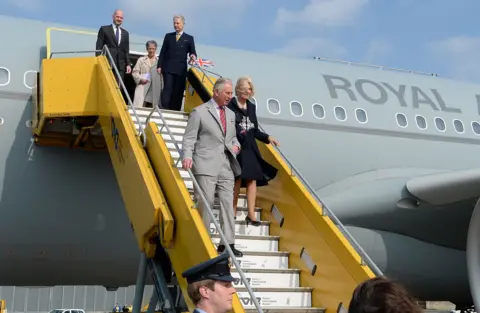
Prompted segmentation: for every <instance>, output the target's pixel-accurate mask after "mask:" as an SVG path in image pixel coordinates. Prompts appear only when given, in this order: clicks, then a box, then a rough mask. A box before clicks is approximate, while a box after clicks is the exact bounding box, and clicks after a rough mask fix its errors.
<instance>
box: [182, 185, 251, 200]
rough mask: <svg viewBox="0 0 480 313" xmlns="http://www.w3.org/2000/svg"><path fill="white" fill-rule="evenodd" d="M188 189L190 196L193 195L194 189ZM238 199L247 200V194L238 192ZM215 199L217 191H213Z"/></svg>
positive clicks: (216, 198)
mask: <svg viewBox="0 0 480 313" xmlns="http://www.w3.org/2000/svg"><path fill="white" fill-rule="evenodd" d="M187 189H188V193H190V196H192V197H193V196H194V194H195V193H194V191H193V188H187ZM238 199H245V200H247V195H246V194H239V195H238ZM215 200H218V193H216V192H215Z"/></svg>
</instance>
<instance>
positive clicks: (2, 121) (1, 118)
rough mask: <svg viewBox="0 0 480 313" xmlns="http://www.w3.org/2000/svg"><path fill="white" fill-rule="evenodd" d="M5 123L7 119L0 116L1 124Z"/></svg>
mask: <svg viewBox="0 0 480 313" xmlns="http://www.w3.org/2000/svg"><path fill="white" fill-rule="evenodd" d="M3 123H5V120H4V119H3V117H0V126H2V125H3Z"/></svg>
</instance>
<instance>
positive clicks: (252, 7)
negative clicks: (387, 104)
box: [0, 0, 480, 83]
mask: <svg viewBox="0 0 480 313" xmlns="http://www.w3.org/2000/svg"><path fill="white" fill-rule="evenodd" d="M116 8H119V9H122V10H123V11H124V24H123V26H124V27H125V28H126V29H128V30H129V31H130V32H131V33H135V34H138V35H145V36H152V37H155V38H163V36H164V34H165V33H166V32H171V31H173V26H172V16H173V15H174V14H182V15H184V16H185V19H186V24H185V31H186V32H187V33H189V34H191V35H193V36H195V42H196V43H197V44H198V43H200V44H207V45H215V46H223V47H229V48H239V49H243V50H253V51H260V52H268V53H281V54H284V55H288V56H292V57H301V58H313V57H326V58H334V59H341V60H348V61H353V62H361V63H369V64H376V65H382V66H387V67H394V68H402V69H409V70H415V71H422V72H428V73H435V74H438V75H439V76H443V77H448V78H454V79H459V80H463V81H473V82H476V83H480V62H479V60H480V33H479V31H478V30H480V20H479V19H478V17H477V14H478V13H479V12H480V1H478V0H295V1H293V0H290V1H287V0H257V1H254V0H237V1H228V0H175V1H174V0H169V1H167V0H101V1H93V0H82V1H65V0H1V1H0V12H2V14H4V15H11V16H19V17H24V18H33V19H39V20H43V21H50V22H55V23H62V24H69V25H77V26H83V27H89V28H95V29H97V28H98V27H99V26H100V25H105V24H109V23H111V15H112V13H113V11H114V10H115V9H116Z"/></svg>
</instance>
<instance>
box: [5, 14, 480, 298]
mask: <svg viewBox="0 0 480 313" xmlns="http://www.w3.org/2000/svg"><path fill="white" fill-rule="evenodd" d="M0 27H1V29H7V30H8V31H4V32H2V33H1V34H0V39H1V42H2V44H3V46H2V47H3V48H2V50H1V51H0V54H1V56H2V57H1V58H0V60H1V61H0V143H1V144H0V177H1V178H2V179H0V221H1V225H0V265H1V268H2V271H1V272H0V282H1V283H2V284H3V285H28V286H47V285H105V286H125V285H132V284H134V283H135V278H136V273H137V263H138V247H137V245H136V242H135V240H134V237H133V234H132V233H131V228H130V224H129V221H128V218H127V215H126V214H125V208H124V205H123V203H122V198H121V195H120V192H119V189H118V185H117V182H116V179H115V175H114V172H113V169H112V165H111V163H110V159H109V155H108V153H107V152H86V151H76V150H75V151H73V150H69V149H66V148H53V147H38V146H35V145H34V144H33V143H32V140H31V138H32V134H31V128H30V127H31V125H30V119H31V88H32V84H33V76H34V73H35V72H36V71H38V70H39V68H40V67H39V66H40V62H41V59H42V58H44V57H46V29H47V28H48V27H60V28H68V29H79V28H78V27H74V26H63V25H54V24H51V23H44V22H39V21H32V20H23V19H17V18H13V17H6V16H0ZM89 31H90V32H93V33H95V32H96V30H95V29H93V30H89ZM187 32H188V30H187ZM192 33H194V31H192ZM51 34H52V35H51V52H61V51H84V50H93V49H94V46H95V39H96V36H95V34H93V35H91V34H72V33H68V32H63V31H52V33H51ZM150 39H155V40H156V41H157V42H159V43H161V42H162V40H163V38H150V37H142V36H136V35H131V41H132V43H131V50H132V51H139V52H141V53H143V52H144V50H145V49H144V43H145V42H146V41H147V40H150ZM159 48H160V47H159ZM197 51H198V53H199V57H205V58H208V59H212V60H213V62H214V63H215V68H214V71H215V72H218V73H220V74H221V75H223V76H226V77H230V78H232V79H234V80H235V79H236V78H238V77H239V76H242V75H249V76H251V77H252V79H253V81H254V83H255V85H256V89H257V91H256V94H255V96H254V100H255V102H256V104H257V114H258V116H259V120H260V122H261V124H262V126H263V127H264V128H265V129H266V130H267V131H268V132H269V133H270V134H271V135H273V136H274V137H276V138H277V139H278V140H279V141H280V142H281V149H282V151H283V152H284V153H285V154H286V155H287V156H288V157H289V159H290V161H292V163H293V164H295V166H296V167H297V168H298V169H299V171H300V172H301V173H302V175H304V177H305V178H306V180H307V181H308V182H309V183H310V185H311V186H313V188H314V189H315V191H316V192H317V194H318V195H319V196H320V198H321V199H322V201H323V202H324V203H325V204H326V205H327V206H329V208H330V209H332V211H333V212H335V214H336V215H337V216H338V217H339V218H340V219H341V221H342V222H343V223H344V224H346V225H347V229H348V230H349V232H351V233H352V235H353V236H354V237H355V239H356V240H357V241H358V242H359V243H360V244H361V245H362V246H363V248H364V249H365V250H366V251H367V253H368V254H369V255H370V256H371V257H372V258H373V260H374V261H375V262H376V263H377V265H378V266H379V267H380V269H381V270H382V271H383V272H384V273H385V274H386V275H389V276H393V277H395V278H397V279H399V280H400V281H402V282H404V283H405V284H407V286H408V287H409V288H410V289H411V290H412V291H413V292H414V293H415V294H416V295H417V296H419V297H421V298H423V299H426V300H450V301H453V302H456V303H467V302H469V301H471V298H470V292H469V286H468V279H467V270H466V265H465V241H466V233H467V229H468V223H469V220H470V215H471V212H472V210H473V207H474V204H475V202H476V198H469V199H462V200H461V201H457V202H454V203H449V204H443V205H436V206H434V205H430V204H428V203H426V202H423V201H420V200H418V199H415V197H413V196H412V195H411V194H410V193H409V191H408V190H407V189H406V187H405V185H406V183H407V182H408V181H409V180H410V179H411V178H413V177H417V176H422V175H429V174H436V173H441V172H445V171H451V170H463V169H471V168H476V167H478V162H477V157H476V151H477V150H478V147H479V144H480V136H479V134H480V124H476V123H477V121H480V116H479V111H480V109H479V107H480V106H479V103H478V102H477V100H478V98H479V96H478V95H477V93H479V94H480V88H479V86H477V85H474V84H469V83H460V82H456V81H452V80H446V79H442V78H438V77H432V76H427V75H421V74H414V73H404V72H395V71H390V70H385V69H380V68H368V67H362V66H357V65H354V64H341V63H336V62H325V61H318V60H304V59H291V58H286V57H282V56H277V55H271V54H261V53H255V52H251V51H241V50H234V49H227V48H221V47H212V46H202V45H200V44H198V43H197ZM91 55H93V54H82V55H80V54H79V55H67V56H65V55H63V56H61V55H54V56H53V57H71V56H91ZM65 71H68V69H65ZM2 75H3V76H2ZM472 122H473V123H472ZM462 125H463V131H462V129H461V127H462ZM452 286H454V287H452Z"/></svg>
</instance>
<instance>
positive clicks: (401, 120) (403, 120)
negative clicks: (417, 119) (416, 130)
mask: <svg viewBox="0 0 480 313" xmlns="http://www.w3.org/2000/svg"><path fill="white" fill-rule="evenodd" d="M396 118H397V124H398V126H400V127H402V128H405V127H407V126H408V120H407V117H406V116H405V114H402V113H397V116H396Z"/></svg>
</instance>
